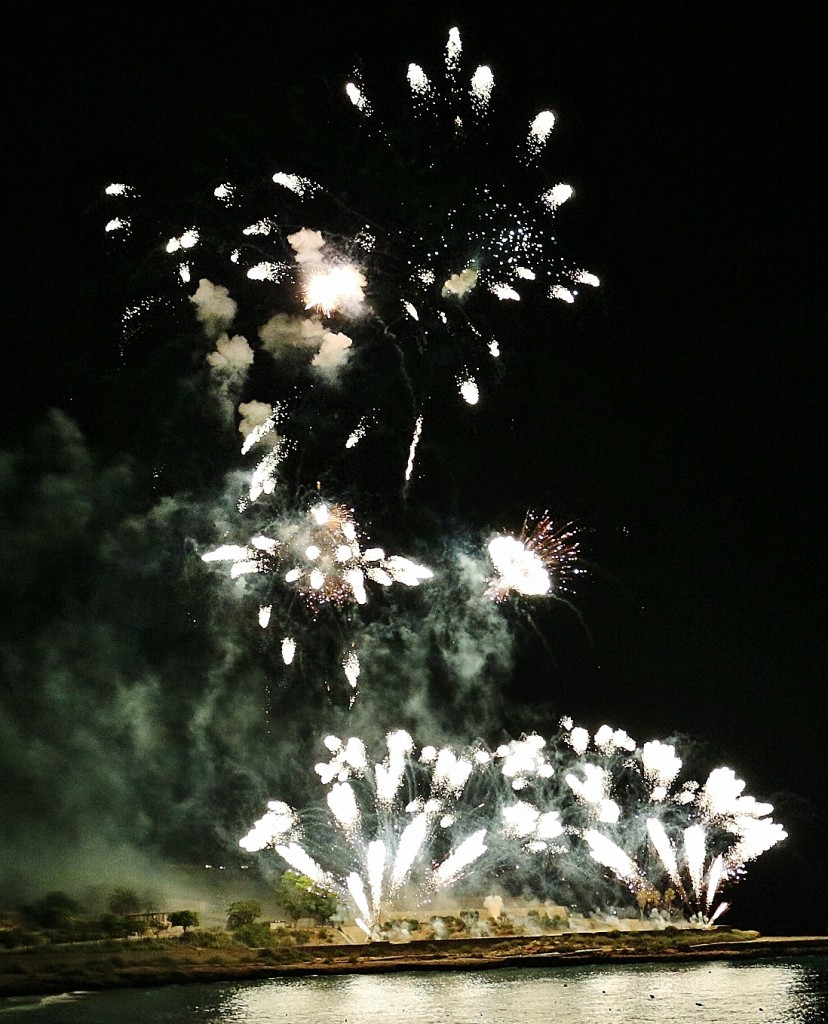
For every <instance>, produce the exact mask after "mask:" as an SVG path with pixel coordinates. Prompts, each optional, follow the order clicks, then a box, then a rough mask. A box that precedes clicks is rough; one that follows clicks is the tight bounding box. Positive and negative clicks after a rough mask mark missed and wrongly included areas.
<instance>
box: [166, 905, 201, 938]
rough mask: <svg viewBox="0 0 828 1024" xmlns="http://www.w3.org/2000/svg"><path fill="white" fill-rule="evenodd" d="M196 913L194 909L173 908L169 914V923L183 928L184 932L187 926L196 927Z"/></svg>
mask: <svg viewBox="0 0 828 1024" xmlns="http://www.w3.org/2000/svg"><path fill="white" fill-rule="evenodd" d="M198 923H199V921H198V914H197V913H196V912H195V911H194V910H175V911H173V913H172V914H170V924H171V925H172V926H173V927H174V928H183V929H184V933H185V934H186V932H187V929H188V928H198Z"/></svg>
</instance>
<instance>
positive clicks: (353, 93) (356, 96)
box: [345, 82, 371, 117]
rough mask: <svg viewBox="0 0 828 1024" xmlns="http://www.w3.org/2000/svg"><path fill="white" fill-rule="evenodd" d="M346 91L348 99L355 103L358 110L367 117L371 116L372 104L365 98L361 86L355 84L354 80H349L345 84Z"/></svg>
mask: <svg viewBox="0 0 828 1024" xmlns="http://www.w3.org/2000/svg"><path fill="white" fill-rule="evenodd" d="M345 92H346V93H347V95H348V99H349V100H350V101H351V103H353V105H354V106H355V107H356V108H357V110H358V111H359V112H360V113H361V114H364V115H365V116H366V117H370V115H371V104H370V103H369V102H368V100H367V99H366V98H365V96H364V95H363V93H362V90H361V89H360V88H359V86H358V85H355V84H354V83H353V82H348V83H347V84H346V86H345Z"/></svg>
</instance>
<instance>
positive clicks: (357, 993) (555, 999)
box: [0, 957, 828, 1024]
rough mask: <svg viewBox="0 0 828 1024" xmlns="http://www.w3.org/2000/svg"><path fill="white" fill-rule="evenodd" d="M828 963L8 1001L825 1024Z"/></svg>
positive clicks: (123, 1010)
mask: <svg viewBox="0 0 828 1024" xmlns="http://www.w3.org/2000/svg"><path fill="white" fill-rule="evenodd" d="M826 1019H828V957H806V958H803V959H801V960H790V961H781V960H780V961H772V962H769V961H765V962H759V963H740V962H729V963H724V962H722V963H702V964H676V965H672V966H664V965H658V964H644V965H616V966H609V965H605V966H598V967H563V968H562V967H555V968H550V969H548V970H544V969H542V968H532V969H518V970H491V971H478V972H462V973H461V972H457V973H449V972H446V973H435V974H414V973H411V974H392V975H365V974H361V975H360V974H351V975H340V976H327V977H316V978H301V979H295V980H285V979H275V978H274V979H271V980H266V981H257V982H245V983H243V984H232V983H220V984H219V983H217V984H210V985H182V986H173V987H168V988H156V989H137V990H129V991H117V992H102V993H89V994H75V995H70V996H57V997H55V996H52V997H48V998H45V999H38V1000H9V999H6V1000H0V1020H2V1022H3V1024H11V1022H13V1021H18V1020H19V1021H20V1022H21V1024H22V1022H24V1021H25V1022H26V1024H113V1022H117V1024H184V1022H194V1024H374V1022H376V1024H379V1022H382V1024H387V1022H389V1021H394V1022H400V1024H402V1022H405V1021H411V1022H415V1024H475V1022H477V1021H485V1022H486V1024H515V1021H519V1022H520V1024H597V1022H599V1021H600V1022H602V1024H604V1022H606V1021H623V1022H625V1024H626V1022H635V1024H672V1022H681V1024H694V1022H698V1024H757V1022H763V1024H823V1022H825V1021H826Z"/></svg>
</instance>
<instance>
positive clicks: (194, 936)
mask: <svg viewBox="0 0 828 1024" xmlns="http://www.w3.org/2000/svg"><path fill="white" fill-rule="evenodd" d="M178 941H179V942H184V943H186V944H187V945H188V946H196V947H198V948H199V949H227V948H228V947H229V946H235V945H236V941H235V939H234V938H233V936H232V935H228V934H227V932H225V931H222V930H221V929H220V928H203V929H199V930H198V931H194V932H185V934H184V935H182V936H181V937H180V938H179V940H178Z"/></svg>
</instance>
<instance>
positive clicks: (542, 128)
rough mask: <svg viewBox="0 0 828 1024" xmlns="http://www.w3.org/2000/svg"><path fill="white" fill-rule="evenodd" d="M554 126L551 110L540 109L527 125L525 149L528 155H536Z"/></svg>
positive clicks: (553, 116)
mask: <svg viewBox="0 0 828 1024" xmlns="http://www.w3.org/2000/svg"><path fill="white" fill-rule="evenodd" d="M554 127H555V115H554V114H553V113H552V111H551V110H542V111H541V112H540V113H539V114H537V115H536V117H535V119H534V120H533V121H532V123H531V124H530V125H529V138H528V140H527V144H526V145H527V149H528V150H529V155H530V156H532V157H537V156H538V155H539V154H540V151H541V150H542V149H543V147H544V144H545V143H546V140H547V139H548V138H549V135H550V133H551V132H552V129H553V128H554Z"/></svg>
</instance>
